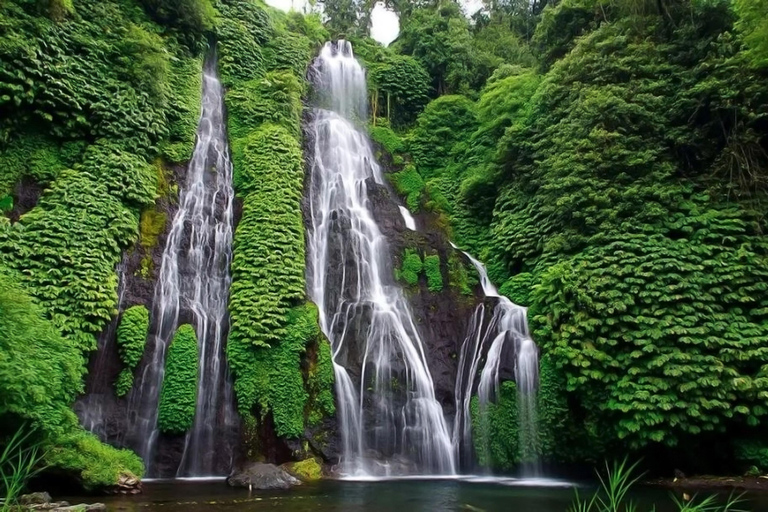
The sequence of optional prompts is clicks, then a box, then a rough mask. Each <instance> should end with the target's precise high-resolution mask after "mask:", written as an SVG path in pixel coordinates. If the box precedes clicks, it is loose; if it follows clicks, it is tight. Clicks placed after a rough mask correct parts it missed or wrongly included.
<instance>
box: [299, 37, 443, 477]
mask: <svg viewBox="0 0 768 512" xmlns="http://www.w3.org/2000/svg"><path fill="white" fill-rule="evenodd" d="M312 71H313V74H314V76H313V80H314V82H315V85H316V88H317V91H318V93H319V95H320V101H321V102H322V104H324V105H326V106H328V107H329V108H330V110H324V109H319V108H318V109H315V110H314V112H313V120H312V124H311V126H310V129H309V131H310V135H311V136H312V138H313V142H314V148H313V155H312V156H313V158H312V163H311V176H310V190H309V195H310V201H309V206H310V218H311V227H310V233H309V260H310V261H309V263H310V264H309V268H308V286H309V294H310V296H311V297H312V300H313V301H314V302H315V303H316V304H317V306H318V309H319V311H320V324H321V327H322V330H323V332H324V333H325V334H326V336H327V337H328V339H329V340H330V341H331V346H332V351H333V367H334V372H335V377H336V395H337V396H336V399H337V404H338V413H337V417H338V420H339V424H340V430H341V437H342V442H343V447H342V471H343V473H345V474H346V475H349V476H365V475H381V476H388V475H398V474H405V473H421V474H454V473H455V471H456V464H455V456H454V453H453V449H452V445H451V439H450V435H449V431H448V428H447V426H446V422H445V418H444V417H443V411H442V408H441V406H440V404H439V403H438V401H437V400H436V398H435V391H434V383H433V380H432V376H431V375H430V372H429V368H428V366H427V360H426V356H425V351H424V346H423V343H422V340H421V338H420V337H419V333H418V331H417V329H416V326H415V324H414V321H413V318H412V314H411V311H410V308H409V306H408V303H407V301H406V300H405V297H404V295H403V292H402V290H401V289H400V288H399V286H397V285H396V284H395V283H394V280H393V278H392V268H391V262H390V261H389V249H388V246H387V242H386V239H385V237H384V236H383V235H382V233H381V231H380V229H379V227H378V225H377V224H376V222H375V220H374V218H373V213H372V205H371V201H370V200H369V195H368V192H369V188H370V187H375V186H376V185H377V184H378V185H383V180H382V176H381V171H380V169H379V167H378V165H377V164H376V162H375V160H374V157H373V154H372V151H371V147H370V143H369V141H368V140H367V138H366V136H365V135H363V133H361V132H360V131H358V130H357V129H355V127H354V125H353V124H352V120H353V119H355V117H356V116H357V117H358V118H360V119H365V112H366V99H367V97H366V83H365V73H364V71H363V69H362V68H361V67H360V64H359V63H358V62H357V60H355V58H354V56H353V53H352V47H351V45H350V44H349V43H348V42H346V41H339V42H338V43H327V44H326V45H325V47H324V48H323V49H322V51H321V53H320V56H319V57H318V58H317V60H316V61H315V65H314V67H313V70H312ZM414 227H415V224H414Z"/></svg>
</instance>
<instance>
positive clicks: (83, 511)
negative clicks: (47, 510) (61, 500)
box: [51, 503, 107, 512]
mask: <svg viewBox="0 0 768 512" xmlns="http://www.w3.org/2000/svg"><path fill="white" fill-rule="evenodd" d="M106 510H107V506H106V505H105V504H103V503H92V504H90V505H71V506H68V507H57V508H53V509H51V512H106Z"/></svg>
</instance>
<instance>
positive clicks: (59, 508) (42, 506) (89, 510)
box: [17, 492, 107, 512]
mask: <svg viewBox="0 0 768 512" xmlns="http://www.w3.org/2000/svg"><path fill="white" fill-rule="evenodd" d="M19 505H20V506H19V508H18V509H17V510H23V511H25V512H26V511H32V510H44V511H46V512H104V511H106V510H107V506H106V505H104V504H103V503H93V504H90V505H86V504H82V503H81V504H79V505H70V504H69V502H66V501H52V500H51V495H50V494H48V493H47V492H34V493H32V494H25V495H23V496H21V497H20V498H19Z"/></svg>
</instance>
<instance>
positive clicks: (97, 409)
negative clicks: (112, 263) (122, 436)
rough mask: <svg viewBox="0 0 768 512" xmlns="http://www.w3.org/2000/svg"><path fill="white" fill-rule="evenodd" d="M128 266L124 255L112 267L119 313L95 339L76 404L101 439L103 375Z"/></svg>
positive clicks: (106, 382) (106, 389) (107, 385)
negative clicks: (84, 386) (85, 381)
mask: <svg viewBox="0 0 768 512" xmlns="http://www.w3.org/2000/svg"><path fill="white" fill-rule="evenodd" d="M127 267H128V264H127V259H126V258H125V257H123V259H122V260H120V263H118V264H117V266H116V267H115V273H116V274H117V312H118V314H117V315H116V316H115V318H113V319H112V321H111V322H110V323H109V325H108V326H107V328H106V329H105V330H104V332H103V333H102V335H101V336H100V337H99V340H98V349H97V351H96V354H97V356H96V362H95V364H94V366H93V368H92V369H91V371H89V374H88V381H89V382H88V386H87V389H88V394H87V395H86V396H85V397H84V398H82V399H81V400H78V401H77V403H76V404H75V412H76V413H77V416H78V418H79V419H80V424H81V425H82V426H83V428H85V429H86V430H88V431H89V432H93V433H94V434H96V435H97V436H99V437H100V438H101V439H104V438H106V437H107V425H106V418H105V414H106V411H105V409H106V403H105V402H106V401H107V400H108V397H109V395H111V393H112V389H111V384H112V383H111V382H110V379H109V378H108V377H107V376H106V375H105V371H106V369H107V368H108V366H109V362H110V360H111V359H112V358H113V357H117V356H116V354H115V353H116V352H117V343H116V342H115V332H116V331H117V326H118V324H119V322H120V315H121V314H122V311H123V299H124V298H125V271H126V269H127Z"/></svg>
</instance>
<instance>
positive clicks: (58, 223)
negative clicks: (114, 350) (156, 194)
mask: <svg viewBox="0 0 768 512" xmlns="http://www.w3.org/2000/svg"><path fill="white" fill-rule="evenodd" d="M137 227H138V216H137V215H136V214H135V213H134V212H133V211H132V210H131V209H129V208H127V207H126V206H125V205H123V203H121V202H120V201H119V200H118V199H116V198H115V197H113V196H112V195H111V194H110V193H109V191H108V189H107V187H106V186H104V185H103V184H102V183H100V182H99V181H97V180H96V179H95V178H94V177H93V175H91V174H90V173H88V172H85V171H72V170H65V171H62V172H61V174H60V176H59V178H58V179H57V180H56V182H55V183H54V184H53V186H52V188H51V189H50V190H48V191H46V193H45V194H43V196H42V197H41V198H40V201H39V203H38V205H37V207H36V208H34V209H33V210H31V211H30V212H28V213H27V214H26V215H24V216H23V217H22V218H21V219H20V220H19V222H17V223H16V224H14V225H13V226H11V228H10V229H8V230H3V231H0V248H2V250H1V251H0V264H3V265H5V266H7V267H8V268H12V269H16V270H18V271H19V275H20V276H21V279H22V282H23V284H25V285H26V286H27V287H28V289H29V291H30V293H31V294H32V295H33V296H34V297H35V298H36V299H37V300H38V301H40V302H41V303H43V304H45V306H46V311H47V314H48V315H49V318H51V319H52V320H53V322H54V324H55V325H56V326H57V327H58V328H60V329H61V330H62V331H63V332H64V333H65V334H67V335H68V336H70V339H71V342H72V343H73V344H75V345H76V346H78V347H79V348H80V349H81V350H93V349H94V348H95V347H96V339H95V337H94V336H95V335H97V334H98V333H100V332H101V330H102V328H103V326H104V325H106V324H107V323H108V322H109V321H110V320H111V319H112V315H113V312H114V310H115V307H116V304H117V276H116V275H115V271H114V269H115V265H117V263H118V262H119V260H120V258H121V257H122V250H123V249H125V248H127V246H128V244H129V243H130V241H131V240H133V239H134V237H135V234H136V231H137Z"/></svg>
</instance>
